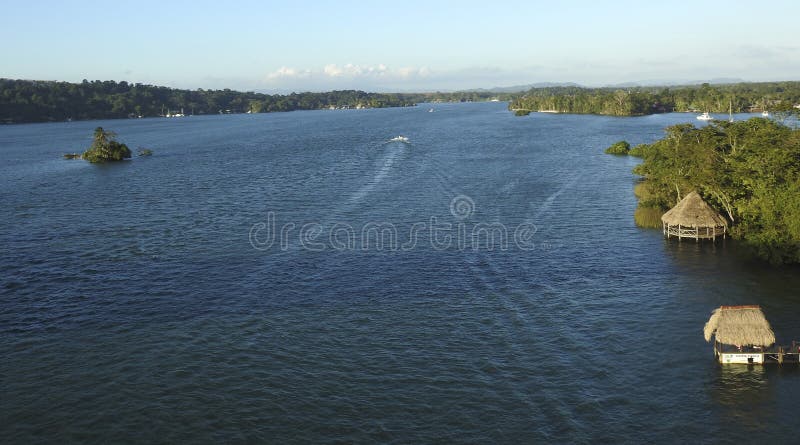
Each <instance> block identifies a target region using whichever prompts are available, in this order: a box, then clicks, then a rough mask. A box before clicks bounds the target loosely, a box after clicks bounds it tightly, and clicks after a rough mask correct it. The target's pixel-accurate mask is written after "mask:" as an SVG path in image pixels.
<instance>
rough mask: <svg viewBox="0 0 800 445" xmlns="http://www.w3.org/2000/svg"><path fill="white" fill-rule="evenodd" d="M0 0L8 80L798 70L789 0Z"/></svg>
mask: <svg viewBox="0 0 800 445" xmlns="http://www.w3.org/2000/svg"><path fill="white" fill-rule="evenodd" d="M0 2H2V3H0V10H2V14H0V41H2V42H3V45H1V46H0V77H9V78H24V79H44V80H66V81H80V80H82V79H90V80H94V79H100V80H128V81H132V82H143V83H151V84H157V85H166V86H173V87H180V88H192V89H194V88H231V89H236V90H257V91H268V92H286V91H301V90H302V91H306V90H310V91H321V90H330V89H342V88H357V89H363V90H368V91H422V90H426V91H427V90H437V89H439V90H452V89H463V88H480V87H484V88H490V87H494V86H507V85H519V84H527V83H535V82H547V81H550V82H577V83H581V84H585V85H606V84H616V83H622V82H630V81H673V82H674V81H693V80H704V79H712V78H740V79H744V80H748V81H758V80H797V79H799V78H800V38H798V36H800V29H798V28H799V27H800V25H799V24H798V21H797V19H798V17H800V2H798V1H796V0H795V1H782V0H777V1H769V2H753V1H748V2H744V1H741V2H737V1H726V2H703V1H691V2H690V1H676V2H658V4H656V2H643V1H641V0H639V1H620V2H588V1H587V2H583V1H565V2H557V1H550V2H539V1H535V0H528V1H508V2H500V1H498V2H489V1H480V2H478V1H435V0H427V1H415V0H411V1H409V0H404V1H392V2H384V1H372V2H367V1H335V2H333V1H332V2H322V1H319V2H312V1H301V0H298V1H292V2H290V1H281V2H271V1H242V2H237V1H230V2H220V1H214V2H208V1H169V2H162V1H159V2H153V1H148V0H142V1H136V2H115V3H113V4H110V3H109V2H93V1H86V2H80V3H78V4H72V3H73V2H55V1H54V2H43V1H35V0H34V1H27V2H14V1H11V0H0ZM76 3H77V2H76Z"/></svg>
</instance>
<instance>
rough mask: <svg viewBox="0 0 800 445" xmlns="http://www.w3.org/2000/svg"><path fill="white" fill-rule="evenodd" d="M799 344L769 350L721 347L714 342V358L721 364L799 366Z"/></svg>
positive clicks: (774, 347) (721, 345)
mask: <svg viewBox="0 0 800 445" xmlns="http://www.w3.org/2000/svg"><path fill="white" fill-rule="evenodd" d="M798 347H800V344H799V343H798V342H797V341H793V342H792V343H791V345H789V346H778V345H774V346H772V347H769V348H758V347H742V348H738V347H736V346H729V345H723V344H722V343H719V342H716V341H715V342H714V357H715V358H716V359H717V360H719V362H720V363H723V364H729V363H730V364H745V365H753V364H755V365H771V364H778V365H784V364H786V365H789V364H794V365H797V364H800V349H798Z"/></svg>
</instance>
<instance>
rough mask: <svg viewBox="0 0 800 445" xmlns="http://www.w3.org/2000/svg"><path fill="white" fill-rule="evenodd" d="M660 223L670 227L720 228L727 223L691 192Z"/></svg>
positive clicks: (695, 193)
mask: <svg viewBox="0 0 800 445" xmlns="http://www.w3.org/2000/svg"><path fill="white" fill-rule="evenodd" d="M661 221H663V222H665V223H667V224H669V225H671V226H678V225H680V226H684V227H720V226H726V227H727V225H728V221H726V220H725V218H723V217H722V215H720V214H719V213H717V212H716V211H714V209H712V208H711V206H710V205H708V204H706V202H705V201H703V198H701V197H700V195H698V194H697V192H691V193H689V194H688V195H686V196H684V197H683V199H681V202H679V203H678V205H676V206H675V207H673V208H672V209H670V211H668V212H667V213H665V214H664V215H663V216H662V217H661Z"/></svg>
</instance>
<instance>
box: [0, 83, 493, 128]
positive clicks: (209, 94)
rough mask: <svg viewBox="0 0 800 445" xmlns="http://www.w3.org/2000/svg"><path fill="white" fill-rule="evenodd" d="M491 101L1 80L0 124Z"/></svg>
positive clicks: (475, 95)
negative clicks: (174, 114) (177, 114)
mask: <svg viewBox="0 0 800 445" xmlns="http://www.w3.org/2000/svg"><path fill="white" fill-rule="evenodd" d="M494 96H495V95H494V94H492V93H489V92H455V93H421V94H406V93H391V94H389V93H366V92H364V91H356V90H342V91H329V92H324V93H309V92H305V93H291V94H286V95H280V94H275V95H270V94H263V93H255V92H239V91H233V90H229V89H224V90H203V89H198V90H181V89H174V88H167V87H159V86H153V85H144V84H141V83H128V82H125V81H122V82H114V81H99V80H95V81H92V82H89V81H87V80H84V81H83V82H81V83H68V82H51V81H33V80H13V79H0V123H21V122H48V121H64V120H69V119H72V120H85V119H118V118H129V117H156V116H164V115H166V114H168V113H170V112H171V113H177V112H179V111H180V110H183V113H184V114H219V113H224V114H227V113H248V112H249V113H266V112H275V111H294V110H318V109H327V108H385V107H403V106H411V105H415V104H416V103H418V102H428V101H431V102H433V101H446V102H465V101H477V100H486V99H489V98H490V97H494Z"/></svg>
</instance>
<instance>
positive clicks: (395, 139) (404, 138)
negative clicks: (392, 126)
mask: <svg viewBox="0 0 800 445" xmlns="http://www.w3.org/2000/svg"><path fill="white" fill-rule="evenodd" d="M389 142H408V138H407V137H405V136H397V137H393V138H391V139H389Z"/></svg>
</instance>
